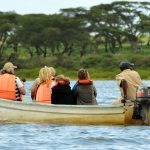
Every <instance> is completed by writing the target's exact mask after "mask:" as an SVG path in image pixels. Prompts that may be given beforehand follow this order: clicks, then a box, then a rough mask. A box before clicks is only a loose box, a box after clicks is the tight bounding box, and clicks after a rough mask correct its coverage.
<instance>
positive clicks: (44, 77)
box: [39, 66, 51, 83]
mask: <svg viewBox="0 0 150 150" xmlns="http://www.w3.org/2000/svg"><path fill="white" fill-rule="evenodd" d="M39 78H40V83H42V82H45V81H48V80H50V79H51V73H50V70H49V68H48V67H46V66H45V67H43V68H41V69H40V71H39Z"/></svg>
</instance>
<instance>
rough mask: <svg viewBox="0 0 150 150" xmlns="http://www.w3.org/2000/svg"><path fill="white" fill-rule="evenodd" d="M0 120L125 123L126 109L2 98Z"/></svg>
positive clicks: (101, 123)
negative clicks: (27, 101) (26, 101)
mask: <svg viewBox="0 0 150 150" xmlns="http://www.w3.org/2000/svg"><path fill="white" fill-rule="evenodd" d="M0 121H1V122H11V123H12V122H15V123H28V122H39V123H60V124H76V125H125V109H124V107H123V106H106V105H102V106H101V105H99V106H89V105H88V106H87V105H84V106H83V105H82V106H81V105H52V104H51V105H50V104H39V103H25V102H17V101H11V100H3V99H0Z"/></svg>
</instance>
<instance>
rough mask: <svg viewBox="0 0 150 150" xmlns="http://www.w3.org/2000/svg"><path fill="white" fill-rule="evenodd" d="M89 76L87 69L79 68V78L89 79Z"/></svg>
mask: <svg viewBox="0 0 150 150" xmlns="http://www.w3.org/2000/svg"><path fill="white" fill-rule="evenodd" d="M89 78H90V75H89V73H88V71H87V70H86V69H83V68H81V69H79V70H78V79H79V80H85V79H89Z"/></svg>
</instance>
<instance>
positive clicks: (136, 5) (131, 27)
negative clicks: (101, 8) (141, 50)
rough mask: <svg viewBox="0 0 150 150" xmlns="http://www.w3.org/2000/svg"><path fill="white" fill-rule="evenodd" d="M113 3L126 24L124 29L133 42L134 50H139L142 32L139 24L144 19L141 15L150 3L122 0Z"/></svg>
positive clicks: (129, 39)
mask: <svg viewBox="0 0 150 150" xmlns="http://www.w3.org/2000/svg"><path fill="white" fill-rule="evenodd" d="M112 5H114V11H115V12H116V13H117V14H118V15H119V16H120V18H121V20H122V22H123V24H124V25H123V27H122V30H123V31H124V34H125V36H126V37H127V39H128V41H129V42H130V43H131V47H132V50H133V51H137V50H138V36H139V34H140V32H139V24H140V22H141V21H142V20H141V19H142V18H141V17H140V16H141V15H142V14H145V11H146V10H148V8H147V7H149V6H150V3H140V2H129V1H120V2H113V3H112ZM143 25H144V24H143Z"/></svg>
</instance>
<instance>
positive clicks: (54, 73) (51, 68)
mask: <svg viewBox="0 0 150 150" xmlns="http://www.w3.org/2000/svg"><path fill="white" fill-rule="evenodd" d="M49 70H50V72H51V76H52V77H55V75H56V71H55V69H54V68H53V67H49Z"/></svg>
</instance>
